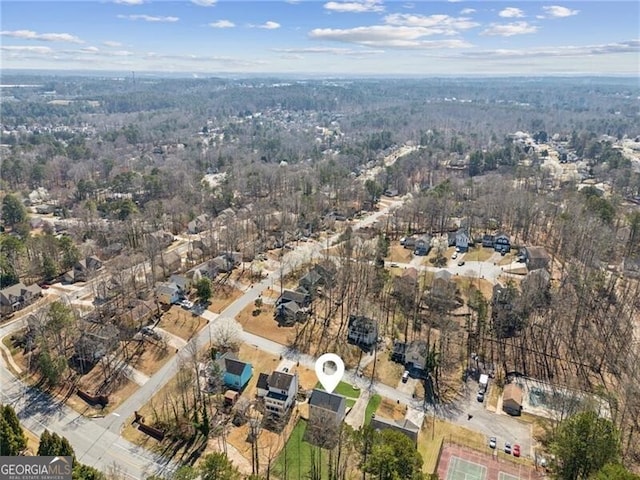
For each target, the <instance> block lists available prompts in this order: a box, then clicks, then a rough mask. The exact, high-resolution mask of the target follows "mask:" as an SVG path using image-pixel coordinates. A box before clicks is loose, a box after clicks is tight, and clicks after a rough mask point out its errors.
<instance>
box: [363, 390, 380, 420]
mask: <svg viewBox="0 0 640 480" xmlns="http://www.w3.org/2000/svg"><path fill="white" fill-rule="evenodd" d="M380 402H382V397H381V396H380V395H378V394H377V393H376V394H375V395H373V396H371V398H370V399H369V403H367V408H366V410H365V411H364V424H365V425H369V422H371V416H372V415H373V414H374V413H376V410H378V407H379V406H380Z"/></svg>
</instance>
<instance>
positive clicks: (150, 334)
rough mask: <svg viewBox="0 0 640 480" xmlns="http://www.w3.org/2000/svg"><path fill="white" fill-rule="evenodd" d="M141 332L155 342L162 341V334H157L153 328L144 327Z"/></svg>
mask: <svg viewBox="0 0 640 480" xmlns="http://www.w3.org/2000/svg"><path fill="white" fill-rule="evenodd" d="M140 332H141V333H142V335H145V336H148V337H151V338H153V339H154V340H161V339H162V337H161V336H160V334H159V333H158V332H156V331H155V330H154V329H153V328H151V327H149V326H146V327H142V329H141V330H140Z"/></svg>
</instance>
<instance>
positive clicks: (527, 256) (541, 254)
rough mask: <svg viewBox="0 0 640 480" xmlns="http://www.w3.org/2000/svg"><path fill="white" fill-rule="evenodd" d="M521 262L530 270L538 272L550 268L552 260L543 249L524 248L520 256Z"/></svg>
mask: <svg viewBox="0 0 640 480" xmlns="http://www.w3.org/2000/svg"><path fill="white" fill-rule="evenodd" d="M518 258H519V260H520V261H523V262H524V263H525V265H526V266H527V269H528V270H530V271H531V270H538V269H540V268H545V269H546V268H548V267H549V262H550V261H551V258H550V257H549V254H548V253H547V251H546V250H545V249H544V248H543V247H524V248H522V249H520V253H519V254H518Z"/></svg>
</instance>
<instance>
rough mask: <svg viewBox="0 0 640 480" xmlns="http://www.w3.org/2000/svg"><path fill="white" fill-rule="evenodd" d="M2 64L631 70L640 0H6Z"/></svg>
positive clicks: (257, 69) (350, 71)
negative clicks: (491, 0) (541, 0)
mask: <svg viewBox="0 0 640 480" xmlns="http://www.w3.org/2000/svg"><path fill="white" fill-rule="evenodd" d="M0 18H1V20H0V62H1V63H0V66H1V68H2V69H47V70H108V71H132V72H173V73H178V72H179V73H184V74H187V75H192V76H201V75H202V76H204V75H215V74H223V73H235V74H295V75H301V76H305V75H308V76H318V75H320V76H327V77H330V76H365V75H384V76H404V75H418V76H445V75H446V76H449V75H527V76H533V75H535V76H539V75H634V76H638V74H639V72H640V2H637V1H622V2H618V1H573V0H570V1H561V0H550V1H549V2H538V1H529V0H527V1H524V2H522V1H520V2H509V1H499V2H490V1H485V0H473V1H460V0H455V1H453V0H449V1H445V0H442V1H409V0H406V1H405V0H403V1H383V0H328V1H306V0H280V1H261V0H254V1H242V0H233V1H232V0H226V1H225V0H191V1H188V0H183V1H179V2H175V1H153V0H102V1H97V0H96V1H77V0H76V1H74V0H67V1H57V0H51V1H30V0H13V1H12V0H8V1H7V0H3V1H2V2H1V4H0Z"/></svg>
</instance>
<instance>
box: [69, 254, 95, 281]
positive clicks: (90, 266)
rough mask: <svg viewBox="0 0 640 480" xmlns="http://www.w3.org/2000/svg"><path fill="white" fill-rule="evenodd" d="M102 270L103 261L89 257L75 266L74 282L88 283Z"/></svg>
mask: <svg viewBox="0 0 640 480" xmlns="http://www.w3.org/2000/svg"><path fill="white" fill-rule="evenodd" d="M101 268H102V261H101V260H100V259H99V258H98V257H96V256H89V257H86V258H85V259H83V260H80V261H79V262H77V263H76V264H75V265H74V266H73V281H74V282H86V281H87V280H89V279H90V278H91V277H92V276H93V274H94V273H95V272H96V271H97V270H100V269H101Z"/></svg>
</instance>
